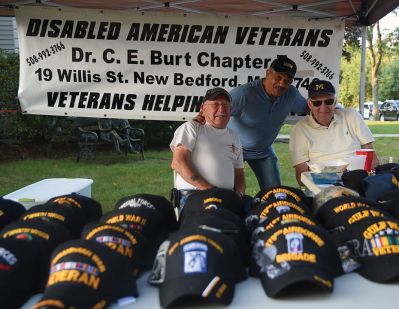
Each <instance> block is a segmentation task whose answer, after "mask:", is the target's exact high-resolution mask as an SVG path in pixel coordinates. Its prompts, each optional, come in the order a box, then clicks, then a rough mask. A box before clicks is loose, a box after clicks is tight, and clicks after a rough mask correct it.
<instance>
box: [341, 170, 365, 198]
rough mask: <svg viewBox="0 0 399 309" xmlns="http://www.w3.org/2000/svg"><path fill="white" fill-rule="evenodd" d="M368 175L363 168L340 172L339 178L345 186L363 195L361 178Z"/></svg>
mask: <svg viewBox="0 0 399 309" xmlns="http://www.w3.org/2000/svg"><path fill="white" fill-rule="evenodd" d="M368 175H369V174H368V173H367V172H366V171H365V170H363V169H361V170H353V171H347V172H344V173H343V174H342V177H341V180H342V183H343V184H344V186H345V187H347V188H350V189H352V190H355V191H356V192H357V193H359V195H360V196H364V195H365V193H364V187H363V179H364V178H366V177H368Z"/></svg>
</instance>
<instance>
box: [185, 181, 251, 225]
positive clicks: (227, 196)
mask: <svg viewBox="0 0 399 309" xmlns="http://www.w3.org/2000/svg"><path fill="white" fill-rule="evenodd" d="M201 208H205V209H209V208H215V209H216V208H224V209H227V210H230V211H231V212H233V213H235V214H236V215H238V216H239V217H240V218H244V217H245V210H244V204H243V201H242V199H241V198H240V197H239V196H238V195H237V194H236V193H235V192H234V191H233V190H229V189H223V188H212V189H208V190H199V191H196V192H194V193H192V194H190V195H189V196H188V197H187V199H186V202H185V204H184V207H183V209H182V211H181V213H183V212H184V216H186V215H188V214H189V213H192V212H196V211H197V210H198V209H201Z"/></svg>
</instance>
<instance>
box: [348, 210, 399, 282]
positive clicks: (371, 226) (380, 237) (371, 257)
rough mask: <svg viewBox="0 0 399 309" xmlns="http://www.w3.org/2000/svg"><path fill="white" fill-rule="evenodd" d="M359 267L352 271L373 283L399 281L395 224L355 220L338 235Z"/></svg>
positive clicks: (398, 233) (398, 236)
mask: <svg viewBox="0 0 399 309" xmlns="http://www.w3.org/2000/svg"><path fill="white" fill-rule="evenodd" d="M340 236H341V242H342V243H345V244H346V245H347V247H348V248H349V249H350V250H351V252H352V253H353V255H354V256H355V257H356V258H357V261H358V262H359V263H360V267H358V268H357V269H356V271H357V272H358V273H359V274H360V275H361V276H363V277H364V278H366V279H368V280H370V281H374V282H380V283H384V282H389V281H392V280H397V279H399V221H398V220H395V219H390V218H384V217H380V218H379V217H375V218H370V219H369V220H359V221H358V222H357V223H356V224H353V225H351V226H350V227H349V228H346V229H345V230H344V231H343V232H341V233H340Z"/></svg>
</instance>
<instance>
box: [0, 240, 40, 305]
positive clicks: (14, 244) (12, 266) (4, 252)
mask: <svg viewBox="0 0 399 309" xmlns="http://www.w3.org/2000/svg"><path fill="white" fill-rule="evenodd" d="M44 263H46V261H45V260H44V259H43V254H42V250H41V249H40V247H39V246H37V245H36V244H35V243H33V242H31V241H29V240H21V241H15V240H14V239H11V238H7V239H5V238H2V239H0V299H1V307H2V308H19V307H20V306H22V305H23V304H24V303H25V302H26V301H27V300H28V299H29V297H30V296H32V295H34V294H36V293H39V292H41V289H42V288H43V282H42V281H43V280H44V278H45V275H46V274H45V273H42V271H43V270H44V267H43V264H44Z"/></svg>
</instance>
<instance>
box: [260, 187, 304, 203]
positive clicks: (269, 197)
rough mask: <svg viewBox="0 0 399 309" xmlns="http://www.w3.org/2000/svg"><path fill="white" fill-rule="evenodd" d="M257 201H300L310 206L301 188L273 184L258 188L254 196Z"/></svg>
mask: <svg viewBox="0 0 399 309" xmlns="http://www.w3.org/2000/svg"><path fill="white" fill-rule="evenodd" d="M254 199H255V200H256V199H259V202H269V201H278V200H291V201H293V202H301V203H304V204H306V205H308V206H311V202H310V200H309V198H308V197H307V196H306V195H305V193H303V192H302V190H301V189H298V188H294V187H290V186H275V187H272V188H268V189H263V190H260V191H259V192H258V193H257V194H256V195H255V197H254Z"/></svg>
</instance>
